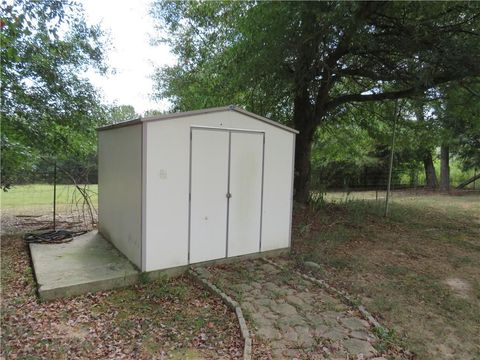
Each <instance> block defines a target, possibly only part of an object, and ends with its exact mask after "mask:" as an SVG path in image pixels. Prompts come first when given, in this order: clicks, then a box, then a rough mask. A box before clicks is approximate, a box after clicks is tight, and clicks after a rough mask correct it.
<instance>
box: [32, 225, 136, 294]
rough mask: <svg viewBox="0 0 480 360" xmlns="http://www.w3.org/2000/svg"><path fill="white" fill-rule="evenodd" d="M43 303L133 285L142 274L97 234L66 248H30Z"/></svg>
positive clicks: (50, 245)
mask: <svg viewBox="0 0 480 360" xmlns="http://www.w3.org/2000/svg"><path fill="white" fill-rule="evenodd" d="M30 253H31V255H32V262H33V268H34V271H35V276H36V279H37V283H38V293H39V296H40V298H41V299H42V300H51V299H55V298H59V297H66V296H72V295H79V294H84V293H87V292H94V291H100V290H108V289H113V288H117V287H123V286H127V285H131V284H133V283H135V282H136V281H138V279H139V274H140V272H139V271H138V270H137V269H136V268H135V266H134V265H133V264H132V263H131V262H130V261H129V260H128V259H127V258H126V257H125V256H123V255H122V254H121V253H120V252H119V251H118V250H117V249H115V247H114V246H113V245H112V244H111V243H110V242H108V241H107V240H106V239H105V238H103V237H102V236H101V235H100V234H98V233H97V232H96V231H91V232H88V233H86V234H84V235H81V236H78V237H76V238H75V239H74V240H73V241H71V242H69V243H65V244H30Z"/></svg>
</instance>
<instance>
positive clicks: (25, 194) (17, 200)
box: [1, 184, 97, 209]
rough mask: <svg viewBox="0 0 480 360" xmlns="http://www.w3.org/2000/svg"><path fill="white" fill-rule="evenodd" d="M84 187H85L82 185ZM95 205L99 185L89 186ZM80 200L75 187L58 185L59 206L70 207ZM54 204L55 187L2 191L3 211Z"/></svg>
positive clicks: (38, 186)
mask: <svg viewBox="0 0 480 360" xmlns="http://www.w3.org/2000/svg"><path fill="white" fill-rule="evenodd" d="M80 186H81V187H83V186H84V185H80ZM87 189H88V191H89V193H90V194H91V195H92V199H93V202H94V204H96V203H97V185H87ZM79 199H80V193H79V191H78V190H77V189H76V188H75V186H73V185H57V195H56V201H57V204H59V205H69V204H72V203H74V202H76V201H77V200H79ZM52 204H53V185H48V184H31V185H17V186H14V187H12V188H11V189H10V190H8V191H2V194H1V205H2V209H11V208H19V207H25V208H27V207H30V206H49V205H52Z"/></svg>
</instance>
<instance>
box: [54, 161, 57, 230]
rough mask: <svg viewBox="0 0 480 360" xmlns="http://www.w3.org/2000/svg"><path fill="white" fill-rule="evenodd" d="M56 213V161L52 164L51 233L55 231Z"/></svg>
mask: <svg viewBox="0 0 480 360" xmlns="http://www.w3.org/2000/svg"><path fill="white" fill-rule="evenodd" d="M56 212H57V161H56V160H55V162H54V163H53V231H56V230H57V226H56V225H57V224H56V219H55V218H56V215H57V214H56Z"/></svg>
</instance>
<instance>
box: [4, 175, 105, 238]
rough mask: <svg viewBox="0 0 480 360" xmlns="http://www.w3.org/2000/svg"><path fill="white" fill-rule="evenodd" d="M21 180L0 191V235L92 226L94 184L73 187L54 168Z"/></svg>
mask: <svg viewBox="0 0 480 360" xmlns="http://www.w3.org/2000/svg"><path fill="white" fill-rule="evenodd" d="M25 178H27V179H28V183H21V184H15V185H12V186H9V187H8V188H6V189H4V190H3V191H2V192H1V212H2V214H1V215H2V216H1V217H2V221H1V226H2V231H1V232H2V234H8V233H14V232H18V231H32V230H47V229H54V228H56V229H91V228H94V227H96V223H97V194H98V189H97V184H78V183H77V184H75V183H74V181H73V180H72V179H70V178H68V177H67V176H65V175H63V174H62V173H61V172H59V171H58V172H57V171H56V169H52V170H51V171H44V172H39V171H36V172H35V173H33V174H28V176H26V177H25Z"/></svg>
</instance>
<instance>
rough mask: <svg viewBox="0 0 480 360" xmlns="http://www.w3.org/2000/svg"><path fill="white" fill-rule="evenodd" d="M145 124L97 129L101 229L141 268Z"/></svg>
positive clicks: (102, 232)
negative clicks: (143, 131)
mask: <svg viewBox="0 0 480 360" xmlns="http://www.w3.org/2000/svg"><path fill="white" fill-rule="evenodd" d="M141 174H142V125H135V126H129V127H122V128H117V129H111V130H108V131H100V132H98V188H99V194H98V209H99V211H98V216H99V225H98V226H99V229H98V230H99V232H100V233H101V234H102V235H103V236H105V237H106V238H107V239H108V240H110V242H112V244H113V245H115V247H117V248H118V249H119V250H120V251H121V252H122V253H123V254H125V256H126V257H127V258H128V259H129V260H130V261H131V262H132V263H134V264H135V265H136V266H137V267H138V268H141V250H142V241H141V236H142V230H141V229H142V220H141V216H142V208H141V200H142V177H141Z"/></svg>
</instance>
